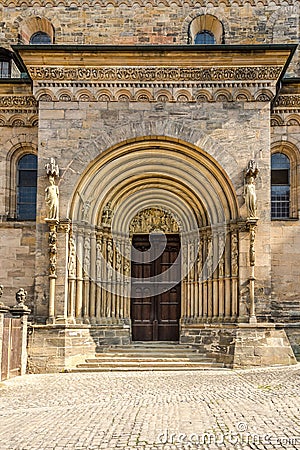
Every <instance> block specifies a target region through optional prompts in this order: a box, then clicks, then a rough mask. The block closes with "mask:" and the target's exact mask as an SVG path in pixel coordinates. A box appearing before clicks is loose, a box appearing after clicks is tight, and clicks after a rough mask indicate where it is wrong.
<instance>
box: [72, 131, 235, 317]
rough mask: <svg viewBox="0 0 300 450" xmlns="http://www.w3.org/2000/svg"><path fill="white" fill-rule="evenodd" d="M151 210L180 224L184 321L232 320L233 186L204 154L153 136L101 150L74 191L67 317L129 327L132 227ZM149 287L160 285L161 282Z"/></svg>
mask: <svg viewBox="0 0 300 450" xmlns="http://www.w3.org/2000/svg"><path fill="white" fill-rule="evenodd" d="M151 209H152V210H160V211H162V215H165V216H164V217H163V218H162V222H163V223H164V226H165V224H166V223H167V220H168V215H171V216H172V218H173V219H174V220H175V221H176V222H177V223H178V226H179V233H180V239H181V254H180V256H179V257H178V258H179V259H180V261H181V262H182V266H181V267H182V268H181V272H180V276H181V280H183V282H182V299H181V308H180V309H181V318H182V320H186V319H187V320H190V318H191V317H193V318H194V319H195V318H196V319H195V320H207V319H208V318H209V320H212V318H213V317H214V318H217V317H218V318H219V319H221V318H222V317H223V318H225V317H226V320H234V319H235V318H236V317H237V314H238V262H237V258H238V235H237V231H236V229H231V228H230V227H231V225H232V223H236V222H237V220H238V218H239V212H238V211H239V209H238V205H237V199H236V195H235V193H234V190H233V187H232V184H231V182H230V180H229V178H228V177H227V175H226V173H225V171H224V170H223V169H222V168H221V167H220V165H219V164H218V163H217V162H216V161H215V160H214V159H213V158H211V157H210V155H209V154H207V153H206V152H205V151H204V150H202V149H200V148H197V147H196V146H194V145H191V144H189V143H186V142H183V141H180V140H178V139H177V140H176V139H171V138H166V137H157V136H156V137H143V138H140V139H133V140H131V141H126V142H123V143H120V144H118V145H116V146H114V147H112V148H110V149H108V150H107V151H105V152H103V153H102V154H101V155H99V157H98V158H97V159H96V160H95V161H93V162H91V164H90V165H89V166H88V167H87V169H86V170H85V172H84V173H83V175H82V177H81V180H80V181H79V183H78V184H77V186H76V187H75V190H74V194H73V198H72V201H71V203H70V207H69V217H70V219H71V222H72V231H71V235H70V239H71V240H72V242H73V243H72V245H73V246H76V250H77V270H76V278H77V280H76V290H74V289H73V288H72V290H71V291H72V292H73V293H74V292H75V291H76V292H77V294H76V299H75V298H74V299H73V300H70V302H69V304H70V305H73V306H72V308H73V310H72V311H71V312H70V314H71V315H74V314H75V316H76V320H79V321H80V320H81V319H82V318H83V319H85V320H88V321H89V320H90V321H91V322H92V323H116V322H118V323H119V322H120V321H121V322H122V321H125V322H126V321H128V320H129V321H130V297H131V292H130V289H131V283H132V276H131V274H130V268H131V265H130V258H131V237H132V236H131V235H130V233H131V231H130V227H131V224H132V221H133V219H134V218H135V217H138V214H139V212H141V211H145V210H149V211H151ZM171 222H172V219H170V220H169V223H171ZM160 226H161V225H160V223H159V222H158V230H160V229H161V231H164V232H165V233H168V232H169V231H170V230H168V229H167V228H159V227H160ZM78 231H79V233H78ZM228 236H229V237H228ZM69 275H70V274H69ZM225 278H226V281H225ZM213 280H214V281H213ZM71 281H72V280H71ZM154 281H155V283H156V285H159V282H160V280H159V279H158V278H157V279H155V280H154ZM177 281H178V280H177ZM72 282H73V281H72ZM213 283H215V284H214V287H213ZM216 283H217V284H216ZM218 283H219V284H218ZM225 284H226V289H225V287H224V286H225ZM161 285H162V283H161V284H160V286H161ZM219 285H220V287H219ZM223 285H224V286H223ZM222 286H223V287H222ZM159 289H160V287H159ZM225 292H226V295H225ZM219 293H220V295H219ZM156 294H157V293H156ZM156 294H155V295H156ZM76 302H77V303H76ZM78 302H79V303H78ZM200 303H201V304H200ZM111 321H113V322H111Z"/></svg>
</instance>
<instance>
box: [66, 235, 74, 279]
mask: <svg viewBox="0 0 300 450" xmlns="http://www.w3.org/2000/svg"><path fill="white" fill-rule="evenodd" d="M68 271H69V277H72V278H74V277H75V276H76V248H75V239H74V236H70V240H69V261H68Z"/></svg>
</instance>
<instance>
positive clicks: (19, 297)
mask: <svg viewBox="0 0 300 450" xmlns="http://www.w3.org/2000/svg"><path fill="white" fill-rule="evenodd" d="M26 295H27V291H25V290H24V289H23V288H20V289H19V290H18V292H17V293H16V301H17V305H18V306H25V300H26Z"/></svg>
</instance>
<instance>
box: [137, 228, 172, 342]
mask: <svg viewBox="0 0 300 450" xmlns="http://www.w3.org/2000/svg"><path fill="white" fill-rule="evenodd" d="M131 264H132V271H131V275H132V286H131V292H132V298H131V320H132V338H133V340H134V341H178V340H179V319H180V303H181V261H180V237H179V235H177V234H170V235H164V234H161V233H151V234H150V235H134V236H133V250H132V263H131Z"/></svg>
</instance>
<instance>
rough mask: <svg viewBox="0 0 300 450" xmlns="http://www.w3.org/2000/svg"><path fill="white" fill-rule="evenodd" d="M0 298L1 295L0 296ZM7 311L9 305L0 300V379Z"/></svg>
mask: <svg viewBox="0 0 300 450" xmlns="http://www.w3.org/2000/svg"><path fill="white" fill-rule="evenodd" d="M1 288H2V289H1ZM2 292H3V286H2V285H0V293H1V295H2ZM0 299H1V296H0ZM7 312H9V307H8V306H5V305H4V304H3V303H2V302H1V301H0V381H1V376H2V346H3V333H4V315H5V314H6V313H7Z"/></svg>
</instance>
